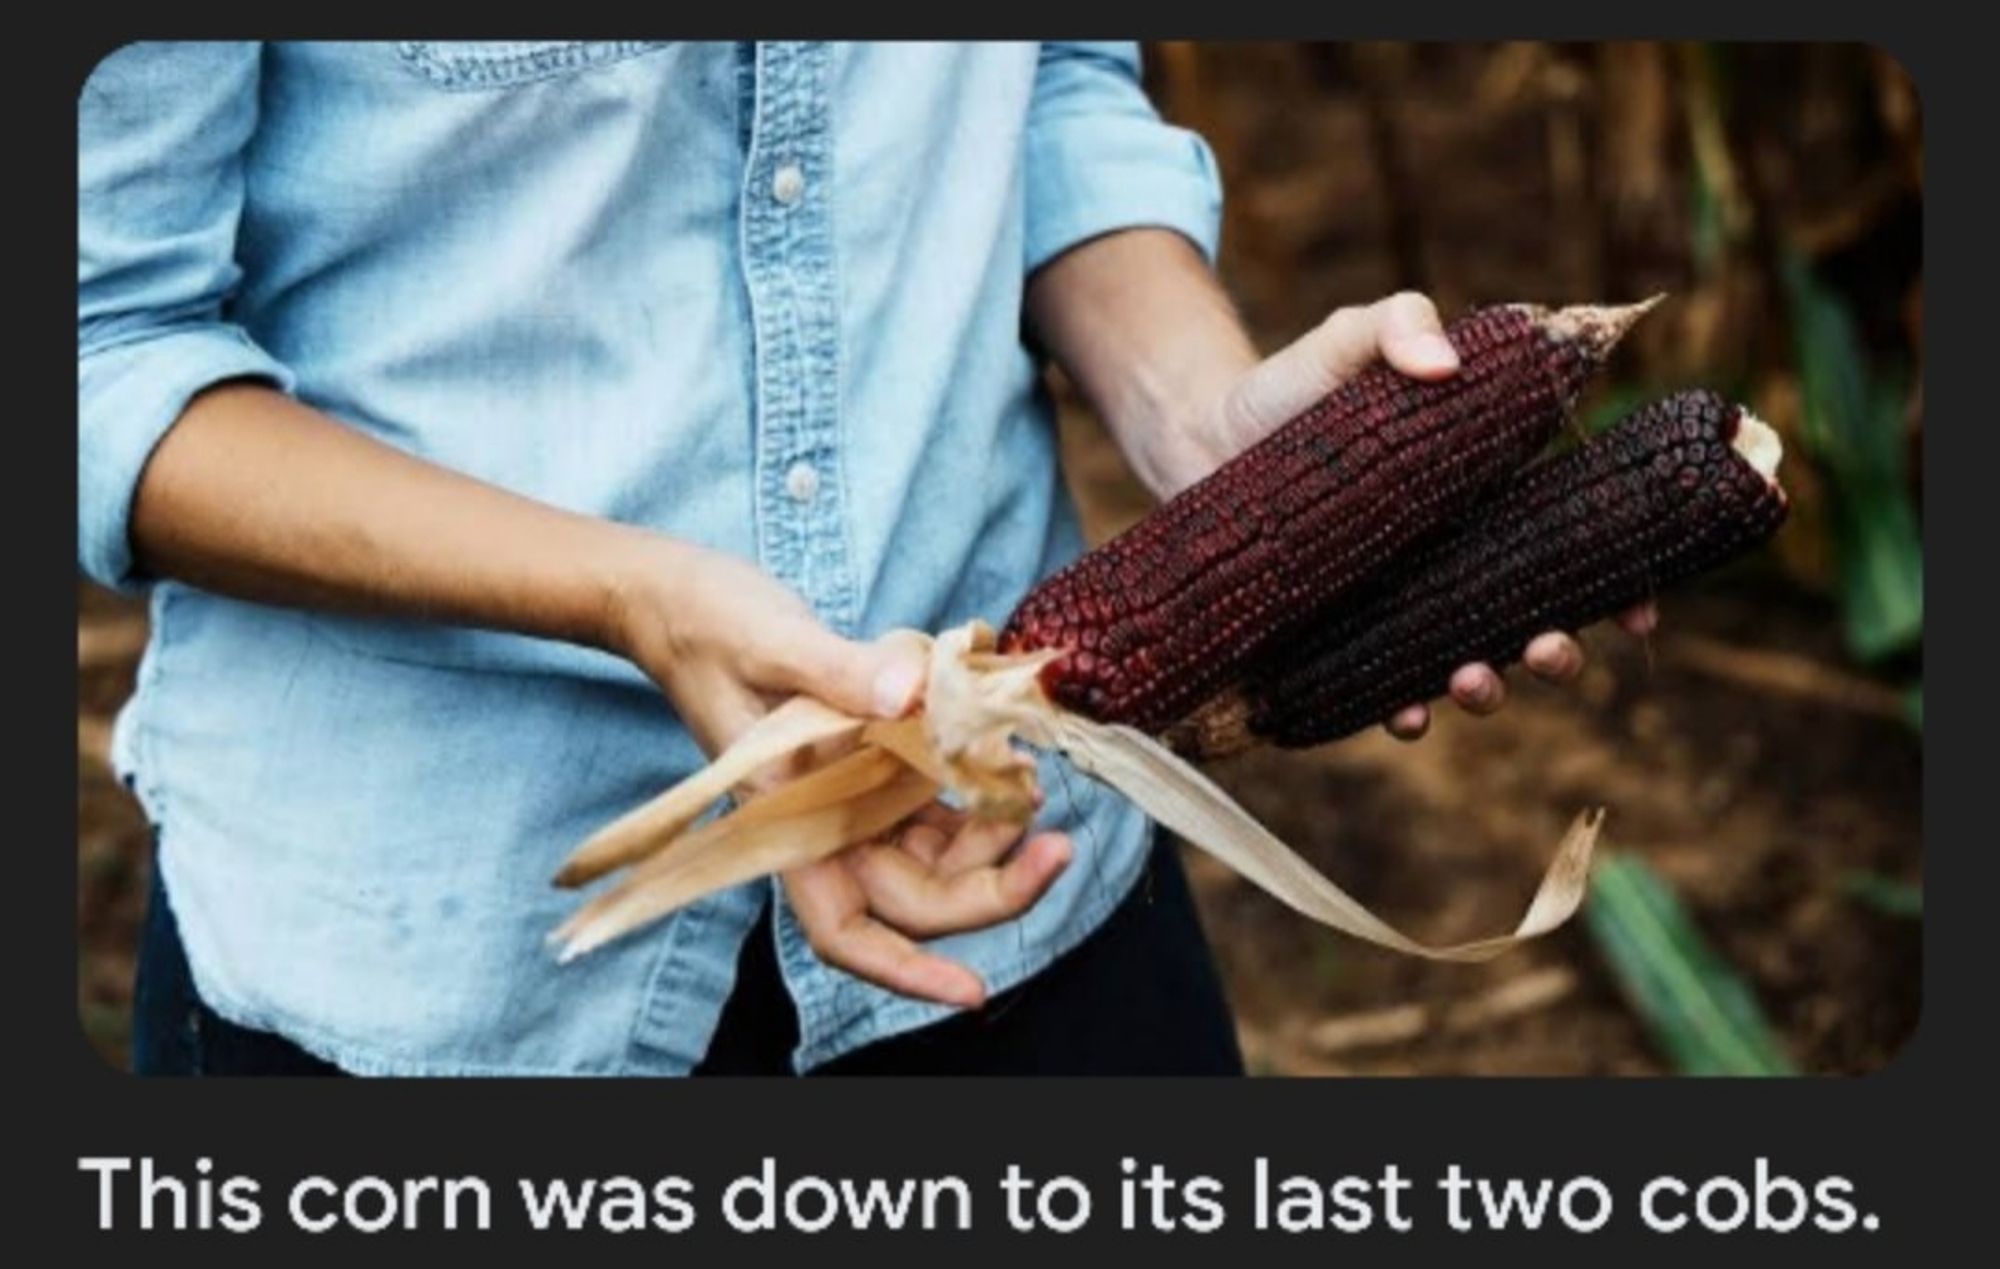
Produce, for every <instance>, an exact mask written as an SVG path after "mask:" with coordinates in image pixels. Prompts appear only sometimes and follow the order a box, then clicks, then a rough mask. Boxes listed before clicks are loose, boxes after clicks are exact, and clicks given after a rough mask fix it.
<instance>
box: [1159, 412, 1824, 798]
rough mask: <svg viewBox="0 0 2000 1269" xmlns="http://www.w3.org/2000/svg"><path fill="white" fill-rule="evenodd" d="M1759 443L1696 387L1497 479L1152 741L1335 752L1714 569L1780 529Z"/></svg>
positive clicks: (1214, 751) (1205, 749)
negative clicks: (1471, 504)
mask: <svg viewBox="0 0 2000 1269" xmlns="http://www.w3.org/2000/svg"><path fill="white" fill-rule="evenodd" d="M1774 442H1775V436H1774V435H1772V434H1771V433H1770V432H1769V429H1768V428H1766V427H1765V426H1764V425H1763V424H1762V423H1760V422H1758V421H1757V420H1756V419H1755V418H1754V416H1751V415H1749V414H1748V413H1747V412H1746V411H1744V410H1743V409H1742V408H1741V407H1739V406H1736V405H1733V404H1731V403H1730V402H1728V401H1725V400H1724V399H1723V398H1721V397H1719V396H1717V395H1716V394H1714V393H1712V392H1705V391H1693V392H1682V393H1679V394H1677V395H1675V396H1672V397H1668V398H1667V399H1665V400H1662V401H1658V402H1655V403H1653V404H1652V405H1649V406H1646V407H1644V408H1643V409H1641V410H1639V411H1637V412H1635V413H1634V414H1632V415H1629V416H1627V417H1626V418H1625V419H1624V420H1623V421H1622V422H1621V423H1619V424H1618V425H1617V426H1616V427H1614V428H1613V429H1612V430H1610V431H1609V432H1607V433H1605V434H1604V435H1602V436H1600V437H1598V438H1597V439H1595V440H1593V441H1591V442H1590V443H1588V444H1586V445H1582V446H1579V447H1578V448H1577V449H1575V450H1572V451H1570V452H1569V453H1567V454H1563V455H1561V456H1558V457H1556V458H1551V459H1549V460H1547V461H1545V462H1542V463H1540V464H1538V465H1536V466H1535V467H1532V468H1530V469H1529V470H1527V471H1526V472H1523V473H1521V474H1520V475H1518V476H1517V477H1515V478H1514V479H1513V480H1511V481H1509V482H1507V484H1506V485H1505V486H1504V487H1503V488H1502V489H1500V490H1498V491H1496V493H1495V494H1494V495H1493V496H1492V497H1491V498H1489V499H1487V500H1486V501H1485V502H1484V503H1483V504H1481V505H1480V506H1478V507H1476V508H1475V509H1474V510H1473V511H1472V512H1471V513H1469V514H1468V515H1467V516H1466V517H1465V518H1464V519H1463V521H1462V522H1460V523H1459V524H1458V525H1456V526H1455V527H1454V528H1451V529H1447V530H1446V531H1445V532H1443V533H1442V534H1439V535H1437V536H1435V537H1434V538H1433V540H1432V541H1431V542H1430V543H1429V544H1427V545H1426V546H1425V547H1423V548H1421V549H1420V550H1418V551H1416V552H1414V553H1413V554H1412V556H1411V557H1410V559H1409V561H1408V563H1407V564H1406V565H1404V566H1400V567H1397V568H1394V569H1392V570H1389V571H1386V572H1384V573H1383V574H1381V575H1380V576H1379V577H1378V579H1377V581H1376V582H1375V583H1374V584H1372V585H1371V586H1370V587H1369V588H1368V591H1367V593H1366V595H1364V596H1359V597H1357V599H1356V602H1354V603H1353V604H1351V605H1347V606H1344V607H1343V608H1341V609H1340V610H1339V611H1338V612H1337V613H1335V614H1332V615H1331V616H1330V618H1329V619H1328V620H1325V621H1324V622H1323V623H1322V624H1320V625H1319V626H1318V627H1317V628H1316V629H1315V630H1313V631H1312V633H1311V634H1310V635H1308V636H1307V637H1305V638H1304V639H1302V640H1300V641H1299V642H1298V643H1297V644H1295V645H1294V646H1292V647H1289V648H1287V649H1286V650H1285V652H1284V655H1283V656H1282V657H1281V658H1275V657H1274V658H1271V659H1269V664H1268V668H1265V669H1260V670H1253V671H1252V673H1251V675H1250V676H1249V677H1248V679H1247V680H1246V682H1245V684H1244V685H1243V687H1242V688H1241V689H1240V690H1234V691H1229V692H1225V693H1224V694H1223V695H1222V696H1220V697H1219V698H1217V699H1216V700H1214V701H1211V702H1210V703H1208V704H1207V705H1205V706H1204V707H1203V708H1201V709H1199V710H1197V711H1195V713H1194V714H1193V715H1192V716H1191V717H1189V718H1188V719H1186V720H1184V721H1183V722H1181V723H1180V724H1178V725H1176V726H1174V727H1173V728H1170V729H1169V731H1168V733H1167V736H1166V739H1167V741H1168V743H1169V744H1171V745H1173V746H1174V747H1175V748H1176V749H1178V750H1180V751H1181V752H1182V753H1184V754H1186V755H1187V756H1190V757H1198V758H1214V757H1220V756H1223V755H1226V754H1229V753H1233V752H1236V751H1238V750H1241V749H1243V748H1246V747H1248V746H1249V745H1252V744H1256V743H1260V742H1263V743H1273V744H1277V745H1281V746H1284V747H1287V748H1303V747H1306V746H1310V745H1315V744H1320V743H1322V742H1325V741H1329V740H1333V739H1336V738H1338V737H1341V736H1345V735H1348V734H1349V733H1352V732H1355V731H1359V730H1361V729H1362V728H1365V727H1368V726H1370V725H1372V724H1374V723H1378V722H1380V721H1382V720H1383V719H1385V718H1387V717H1388V716H1389V715H1390V714H1392V713H1393V712H1394V711H1395V710H1397V709H1399V708H1401V707H1403V706H1405V705H1409V704H1412V703H1415V702H1418V701H1424V700H1429V699H1431V698H1432V697H1435V696H1439V695H1442V694H1443V693H1444V692H1445V690H1446V688H1447V686H1448V684H1449V682H1450V676H1451V674H1452V672H1453V670H1455V669H1456V668H1457V667H1458V666H1460V665H1463V664H1465V663H1467V662H1470V661H1485V662H1487V663H1489V664H1492V665H1494V666H1495V667H1496V668H1498V667H1501V666H1504V665H1509V664H1512V663H1513V662H1514V661H1517V660H1518V659H1519V658H1520V656H1521V654H1522V651H1523V650H1524V649H1525V647H1526V645H1527V643H1528V641H1529V640H1530V639H1532V638H1533V637H1534V636H1535V635H1537V634H1539V633H1540V632H1542V631H1544V630H1563V629H1575V628H1577V627H1580V626H1583V625H1585V624H1588V623H1589V622H1591V621H1595V620H1599V619H1601V618H1604V617H1607V616H1610V615H1611V614H1612V613H1614V612H1617V611H1619V610H1620V609H1622V608H1625V607H1627V606H1629V605H1631V604H1633V603H1636V602H1637V601H1639V600H1641V599H1644V598H1646V597H1647V596H1649V595H1651V594H1653V593H1654V592H1655V591H1657V590H1659V589H1660V588H1662V587H1664V586H1668V585H1671V584H1672V583H1674V582H1676V581H1679V580H1682V579H1684V578H1687V577H1690V576H1692V575H1694V574H1696V573H1699V572H1701V571H1703V570H1704V569H1708V568H1711V567H1714V566H1715V565H1716V564H1719V563H1721V562H1722V561H1724V560H1726V559H1728V558H1730V557H1732V556H1734V555H1737V554H1739V553H1741V552H1743V551H1745V550H1748V549H1749V548H1751V547H1753V546H1755V545H1757V544H1758V543H1760V542H1762V541H1763V540H1764V539H1766V538H1767V537H1769V536H1770V535H1771V534H1772V533H1773V532H1775V531H1776V530H1777V528H1778V525H1779V524H1780V523H1781V522H1782V521H1783V520H1784V517H1785V508H1786V500H1785V495H1784V491H1783V490H1782V489H1781V488H1779V486H1778V485H1777V483H1776V481H1775V480H1774V479H1772V478H1771V473H1770V471H1769V470H1766V468H1770V467H1775V462H1776V456H1775V449H1774V448H1771V446H1773V445H1774Z"/></svg>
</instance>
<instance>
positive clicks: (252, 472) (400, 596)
mask: <svg viewBox="0 0 2000 1269" xmlns="http://www.w3.org/2000/svg"><path fill="white" fill-rule="evenodd" d="M131 523H132V529H131V534H132V540H133V546H134V549H135V550H136V552H137V553H138V556H139V558H140V560H141V562H142V564H143V565H144V567H145V568H146V570H147V571H148V572H151V573H153V574H155V575H157V576H165V577H172V578H176V579H179V580H182V581H186V582H189V583H191V584H194V585H197V586H200V587H203V588H204V589H209V590H213V591H216V592H218V593H222V594H228V595H234V596H237V597H239V598H244V599H252V600H257V601H260V602H265V603H272V604H282V605H288V606H296V607H313V608H329V609H338V610H346V611H356V612H368V613H380V614H385V615H393V616H406V617H418V618H426V619H432V620H438V621H447V622H453V623H457V624H462V625H472V626H483V627H489V628H493V629H500V630H509V631H514V632H518V633H522V634H529V635H537V636H542V637H547V638H555V639H564V640H569V641H572V642H577V643H584V644H590V645H594V646H610V645H611V644H612V643H613V642H615V638H616V631H617V623H616V620H615V618H616V613H617V606H618V604H619V602H620V599H621V593H622V590H623V588H624V586H625V583H626V579H627V578H628V577H629V576H630V574H631V573H632V571H633V570H635V569H636V568H638V567H640V560H641V558H642V557H643V558H644V560H645V562H646V564H647V565H650V566H665V567H671V563H672V557H673V546H672V543H671V542H670V540H669V539H666V538H663V537H660V536H658V535H654V534H649V533H645V532H644V531H642V530H638V529H632V528H628V527H626V526H621V525H617V524H614V523H611V522H609V521H603V520H595V519H591V518H589V517H585V516H579V515H574V514H571V513H569V512H565V511H561V510H558V509H556V508H553V507H550V506H547V505H545V504H542V503H538V502H535V501H533V500H531V499H528V498H523V497H520V496H518V495H515V494H511V493H508V492H506V491H504V490H502V489H498V488H496V487H494V486H492V485H488V484H485V483H483V482H481V481H478V480H475V479H472V478H471V477H468V476H464V475H461V474H459V473H456V472H453V471H450V470H447V469H445V468H443V467H439V466H437V465H435V464H432V463H427V462H425V461H423V460H421V459H418V458H416V457H413V456H411V455H409V454H406V453H404V452H402V451H401V450H398V449H395V448H393V447H391V446H389V445H385V444H383V443H381V442H379V441H377V440H375V439H373V438H371V437H369V436H366V435H364V434H363V433H361V432H358V431H356V430H355V429H353V428H351V427H347V426H345V425H343V424H341V423H339V422H337V421H335V420H333V419H331V418H329V417H327V416H326V415H324V414H321V413H319V412H318V411H316V410H313V409H311V408H310V407H308V406H305V405H302V404H300V403H299V402H297V401H295V400H293V399H292V398H290V397H287V396H285V395H284V394H282V393H279V392H276V391H273V390H271V389H269V388H266V387H262V386H257V385H253V384H248V383H241V384H224V385H221V386H219V387H217V388H214V389H211V390H209V391H208V392H205V393H203V394H202V395H200V396H199V397H197V398H196V399H195V400H194V402H193V403H192V404H190V405H189V406H188V408H187V410H186V411H185V413H183V415H182V416H181V418H180V420H179V421H178V422H177V423H176V424H175V425H174V427H173V428H172V429H171V430H169V431H168V433H167V434H166V437H165V438H164V439H163V440H162V441H161V442H160V444H159V446H158V448H157V449H156V450H155V451H154V453H153V456H152V458H151V460H150V461H149V462H148V464H147V466H146V469H145V472H144V474H143V476H142V477H141V479H140V483H139V487H138V490H137V493H136V495H135V496H134V500H133V506H132V521H131Z"/></svg>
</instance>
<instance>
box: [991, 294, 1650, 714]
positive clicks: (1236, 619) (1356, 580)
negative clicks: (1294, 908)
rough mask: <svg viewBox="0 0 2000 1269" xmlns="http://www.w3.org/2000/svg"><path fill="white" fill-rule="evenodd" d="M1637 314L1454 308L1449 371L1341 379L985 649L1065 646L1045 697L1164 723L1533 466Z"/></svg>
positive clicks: (1030, 607)
mask: <svg viewBox="0 0 2000 1269" xmlns="http://www.w3.org/2000/svg"><path fill="white" fill-rule="evenodd" d="M1648 307H1650V303H1648V304H1640V305H1631V306H1627V307H1623V308H1599V307H1575V308H1566V309H1560V310H1555V311H1550V310H1547V309H1542V308H1538V307H1534V306H1531V305H1507V306H1502V307H1497V308H1489V309H1482V310H1478V311H1475V312H1473V313H1471V314H1468V315H1467V316H1466V317H1464V318H1461V319H1460V320H1459V321H1457V322H1454V323H1453V324H1452V325H1451V326H1450V328H1449V329H1448V330H1447V331H1446V336H1447V337H1448V338H1449V339H1450V340H1451V342H1452V344H1453V346H1454V347H1455V348H1456V349H1457V351H1458V354H1459V359H1460V362H1461V368H1460V370H1459V372H1458V373H1457V374H1455V375H1453V376H1451V377H1450V378H1448V379H1445V380H1442V381H1438V382H1430V383H1424V382H1417V381H1415V380H1411V379H1408V378H1405V377H1403V376H1402V375H1399V374H1397V373H1396V372H1394V371H1392V370H1390V369H1388V368H1387V367H1386V366H1377V367H1374V368H1372V369H1370V370H1368V371H1366V372H1364V373H1362V374H1360V375H1358V376H1356V377H1355V378H1353V379H1352V380H1350V381H1348V382H1347V383H1346V384H1344V385H1343V386H1341V387H1340V388H1338V389H1336V390H1335V391H1333V392H1332V393H1331V394H1329V395H1328V396H1327V397H1325V398H1324V399H1322V400H1321V401H1320V402H1319V403H1318V404H1316V405H1314V406H1313V407H1312V408H1311V409H1309V410H1307V411H1306V412H1305V413H1303V414H1301V415H1299V416H1298V417H1297V418H1295V419H1293V420H1291V421H1290V422H1288V423H1286V424H1285V425H1284V426H1283V427H1281V428H1279V429H1278V430H1277V431H1275V432H1273V433H1272V434H1271V435H1269V436H1267V437H1265V438H1264V439H1263V440H1262V441H1260V442H1258V443H1257V444H1256V445H1254V446H1252V447H1250V448H1249V449H1247V450H1245V451H1244V452H1243V453H1242V454H1239V455H1238V456H1237V457H1235V458H1234V459H1232V460H1231V461H1229V462H1228V463H1226V464H1224V465H1223V466H1222V467H1221V468H1219V469H1217V471H1216V472H1215V473H1213V474H1212V475H1210V476H1209V477H1208V478H1207V479H1205V480H1203V481H1201V482H1200V483H1199V484H1197V485H1195V486H1193V487H1192V488H1190V489H1188V490H1186V491H1185V492H1183V493H1181V494H1180V495H1179V496H1177V497H1175V498H1173V499H1171V500H1169V501H1168V502H1167V503H1165V504H1164V505H1162V506H1161V507H1160V508H1159V509H1158V510H1156V511H1155V512H1154V513H1153V514H1151V515H1149V516H1147V517H1146V518H1145V519H1144V520H1142V521H1141V522H1140V523H1139V524H1138V525H1136V526H1134V527H1133V528H1132V529H1130V530H1129V531H1127V532H1125V533H1123V534H1121V535H1119V536H1118V537H1116V538H1113V539H1112V540H1111V541H1109V542H1107V543H1105V544H1104V545H1103V546H1101V547H1098V548H1097V549H1096V550H1093V551H1090V552H1088V553H1087V554H1085V555H1084V556H1083V557H1082V558H1080V559H1078V560H1077V561H1076V562H1074V563H1073V564H1071V565H1070V566H1069V567H1067V568H1065V569H1063V570H1061V571H1060V572H1057V573H1055V574H1054V575H1052V576H1051V577H1049V578H1048V579H1047V580H1045V581H1043V582H1042V583H1041V584H1040V585H1039V586H1037V587H1036V588H1035V589H1034V590H1033V591H1031V592H1030V593H1029V594H1028V596H1027V598H1026V599H1024V600H1023V601H1022V603H1021V605H1020V606H1019V607H1018V608H1017V609H1016V610H1015V612H1014V614H1013V616H1012V617H1011V618H1010V619H1009V621H1008V622H1007V625H1006V627H1005V629H1003V630H1002V632H1001V639H1000V647H1001V650H1002V651H1007V652H1023V651H1032V650H1036V649H1044V648H1056V649H1061V650H1064V651H1065V652H1067V654H1068V655H1066V656H1064V657H1062V658H1060V659H1058V660H1056V661H1054V662H1052V663H1051V664H1050V666H1049V667H1048V669H1047V670H1045V671H1044V675H1043V686H1044V688H1045V689H1046V690H1047V691H1048V693H1049V695H1050V696H1051V697H1053V698H1054V699H1055V700H1057V701H1058V702H1060V703H1061V704H1063V705H1065V706H1067V707H1068V708H1070V709H1072V710H1075V711H1077V712H1080V713H1083V714H1087V715H1089V716H1090V717H1092V718H1095V719H1098V720H1100V721H1103V722H1116V723H1126V724H1129V725H1131V726H1134V727H1138V728H1141V729H1142V730H1146V731H1152V732H1158V731H1160V730H1162V729H1164V728H1165V727H1167V726H1168V725H1169V724H1171V723H1173V722H1175V721H1177V720H1179V719H1180V718H1182V717H1183V716H1184V715H1186V714H1187V713H1189V712H1190V711H1192V710H1193V709H1194V708H1195V707H1196V706H1198V705H1200V704H1201V703H1202V702H1203V701H1205V700H1208V699H1210V698H1211V697H1213V696H1215V695H1216V694H1217V693H1218V692H1220V691H1222V690H1223V689H1225V688H1227V687H1229V686H1231V685H1233V684H1235V683H1237V682H1238V681H1239V679H1240V677H1241V675H1242V672H1243V671H1244V670H1245V669H1246V668H1247V667H1248V666H1249V665H1250V664H1252V663H1253V662H1254V661H1255V660H1256V659H1257V658H1258V656H1259V655H1260V654H1261V653H1263V652H1264V651H1265V650H1266V649H1267V648H1270V647H1272V646H1278V645H1282V644H1283V643H1284V642H1285V641H1286V640H1287V639H1289V638H1291V637H1292V636H1293V635H1295V634H1296V633H1298V632H1299V631H1300V630H1301V629H1303V628H1304V627H1305V626H1306V625H1307V624H1308V623H1310V622H1311V621H1312V620H1313V618H1314V616H1315V615H1316V614H1317V613H1319V612H1322V611H1324V610H1325V609H1326V608H1327V607H1328V606H1329V605H1332V604H1335V603H1337V602H1339V601H1340V600H1342V599H1343V598H1346V597H1348V596H1350V595H1351V594H1352V592H1353V591H1354V590H1355V588H1356V587H1358V586H1359V585H1361V584H1362V583H1363V582H1364V581H1365V580H1366V579H1367V578H1368V576H1369V575H1370V574H1371V573H1372V572H1374V571H1375V570H1376V569H1377V568H1379V567H1381V566H1382V565H1383V564H1385V563H1387V562H1388V561H1389V560H1391V559H1393V558H1394V557H1395V556H1396V554H1397V553H1398V552H1400V551H1402V550H1404V549H1405V548H1406V547H1408V546H1409V545H1410V544H1411V543H1412V542H1413V541H1415V540H1417V539H1418V538H1419V537H1421V536H1422V535H1424V534H1425V533H1426V532H1427V531H1429V530H1431V529H1433V528H1435V527H1436V526H1438V525H1440V524H1442V523H1444V522H1445V521H1446V520H1448V519H1449V518H1451V517H1453V516H1454V515H1455V514H1456V513H1458V512H1459V511H1460V510H1462V509H1463V508H1464V507H1465V505H1466V504H1467V503H1469V502H1470V501H1471V500H1473V499H1474V498H1476V497H1477V496H1478V495H1479V494H1480V493H1482V492H1483V491H1484V490H1485V489H1487V488H1488V487H1489V486H1490V485H1492V484H1493V483H1494V482H1495V481H1496V480H1497V479H1499V478H1501V477H1504V476H1505V475H1507V474H1508V473H1511V472H1512V471H1514V470H1515V469H1516V468H1518V467H1519V466H1520V465H1521V464H1522V463H1524V462H1526V461H1527V460H1528V459H1529V458H1531V457H1533V456H1534V455H1535V454H1536V453H1537V452H1538V451H1539V450H1540V449H1541V448H1542V447H1543V446H1544V445H1545V444H1546V443H1547V442H1548V441H1549V440H1550V438H1551V437H1552V436H1554V434H1555V432H1556V431H1557V429H1558V428H1559V426H1560V425H1561V423H1562V421H1563V420H1564V419H1565V418H1566V417H1567V415H1568V412H1569V410H1570V409H1571V407H1572V406H1573V405H1574V404H1575V402H1576V398H1577V396H1578V394H1579V393H1580V392H1581V391H1582V389H1583V387H1584V384H1585V383H1586V381H1587V380H1588V379H1589V377H1590V374H1591V372H1592V371H1593V370H1595V369H1596V368H1597V367H1598V366H1599V365H1601V364H1602V362H1603V360H1604V358H1605V356H1606V355H1607V354H1608V353H1609V352H1610V350H1611V348H1612V347H1613V345H1615V344H1616V343H1617V341H1618V339H1619V338H1620V337H1621V336H1622V335H1623V334H1624V332H1625V331H1626V330H1627V329H1628V328H1629V327H1630V326H1631V324H1632V323H1633V322H1634V321H1636V320H1637V319H1638V317H1639V316H1640V315H1641V314H1642V313H1643V312H1644V311H1645V310H1646V309H1647V308H1648Z"/></svg>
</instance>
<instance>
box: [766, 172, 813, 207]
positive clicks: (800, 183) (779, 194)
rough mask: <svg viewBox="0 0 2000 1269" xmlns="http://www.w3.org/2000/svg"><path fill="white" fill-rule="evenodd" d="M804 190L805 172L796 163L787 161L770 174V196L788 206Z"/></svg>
mask: <svg viewBox="0 0 2000 1269" xmlns="http://www.w3.org/2000/svg"><path fill="white" fill-rule="evenodd" d="M805 192H806V174H805V173H804V172H802V171H800V170H799V165H798V164H796V163H787V164H785V165H784V166H783V167H781V168H779V169H778V170H777V171H776V172H775V173H773V174H772V176H771V197H772V198H775V199H777V200H778V201H779V202H780V203H783V204H784V205H785V206H787V207H790V206H791V205H792V204H793V203H796V202H798V201H799V198H800V196H801V195H803V194H804V193H805Z"/></svg>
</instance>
